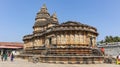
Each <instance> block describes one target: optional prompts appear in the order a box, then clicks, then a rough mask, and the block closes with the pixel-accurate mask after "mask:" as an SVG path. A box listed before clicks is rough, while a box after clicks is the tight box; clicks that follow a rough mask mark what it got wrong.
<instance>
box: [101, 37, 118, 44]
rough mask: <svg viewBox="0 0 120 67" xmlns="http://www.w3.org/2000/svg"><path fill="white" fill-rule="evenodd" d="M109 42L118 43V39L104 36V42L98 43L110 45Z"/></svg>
mask: <svg viewBox="0 0 120 67" xmlns="http://www.w3.org/2000/svg"><path fill="white" fill-rule="evenodd" d="M111 42H120V37H119V36H115V37H113V36H106V37H105V39H104V40H101V41H100V43H111Z"/></svg>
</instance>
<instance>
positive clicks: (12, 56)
mask: <svg viewBox="0 0 120 67" xmlns="http://www.w3.org/2000/svg"><path fill="white" fill-rule="evenodd" d="M10 60H11V61H13V60H14V55H13V53H11V55H10Z"/></svg>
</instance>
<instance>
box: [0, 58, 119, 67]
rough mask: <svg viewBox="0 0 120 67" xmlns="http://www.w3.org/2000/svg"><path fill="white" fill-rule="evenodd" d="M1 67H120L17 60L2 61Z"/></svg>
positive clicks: (116, 66) (114, 66)
mask: <svg viewBox="0 0 120 67" xmlns="http://www.w3.org/2000/svg"><path fill="white" fill-rule="evenodd" d="M0 67H120V65H116V64H49V63H36V64H35V63H32V62H28V61H27V60H23V59H15V60H14V61H13V62H11V61H10V60H8V61H1V60H0Z"/></svg>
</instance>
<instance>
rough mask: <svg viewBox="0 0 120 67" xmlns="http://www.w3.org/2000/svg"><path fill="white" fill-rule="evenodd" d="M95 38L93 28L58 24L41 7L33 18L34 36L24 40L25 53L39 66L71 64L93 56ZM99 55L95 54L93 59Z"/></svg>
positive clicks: (78, 23)
mask: <svg viewBox="0 0 120 67" xmlns="http://www.w3.org/2000/svg"><path fill="white" fill-rule="evenodd" d="M97 36H98V32H97V29H96V28H95V27H93V26H89V25H86V24H82V23H80V22H75V21H67V22H64V23H61V24H59V21H58V19H57V15H56V13H53V14H52V15H50V14H49V12H48V9H47V7H46V5H45V4H44V5H43V6H42V7H41V9H40V11H39V12H38V13H37V15H36V17H35V24H34V26H33V33H32V34H30V35H25V36H24V37H23V41H24V51H25V53H26V54H35V55H40V59H41V62H56V63H57V62H59V61H60V62H65V63H66V62H68V61H71V62H72V63H74V62H78V61H80V60H81V58H83V56H84V57H85V56H93V55H94V52H93V50H95V49H94V48H96V37H97ZM99 55H100V54H99V52H98V53H97V52H96V54H95V56H99ZM92 58H93V57H92ZM89 59H91V58H89ZM97 59H101V58H97Z"/></svg>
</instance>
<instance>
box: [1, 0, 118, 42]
mask: <svg viewBox="0 0 120 67" xmlns="http://www.w3.org/2000/svg"><path fill="white" fill-rule="evenodd" d="M44 3H45V4H46V6H47V8H48V11H49V13H50V14H53V13H54V12H56V13H57V16H58V19H59V22H60V23H62V22H66V21H69V20H71V21H78V22H81V23H84V24H88V25H91V26H94V27H96V28H97V30H98V33H99V36H98V38H97V40H98V41H99V40H102V39H104V37H105V36H107V35H112V36H120V0H0V41H4V42H6V41H8V42H22V38H23V36H24V35H26V34H31V33H32V32H33V29H32V27H33V25H34V23H35V16H36V13H37V12H38V11H39V10H40V8H41V7H42V5H43V4H44Z"/></svg>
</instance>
